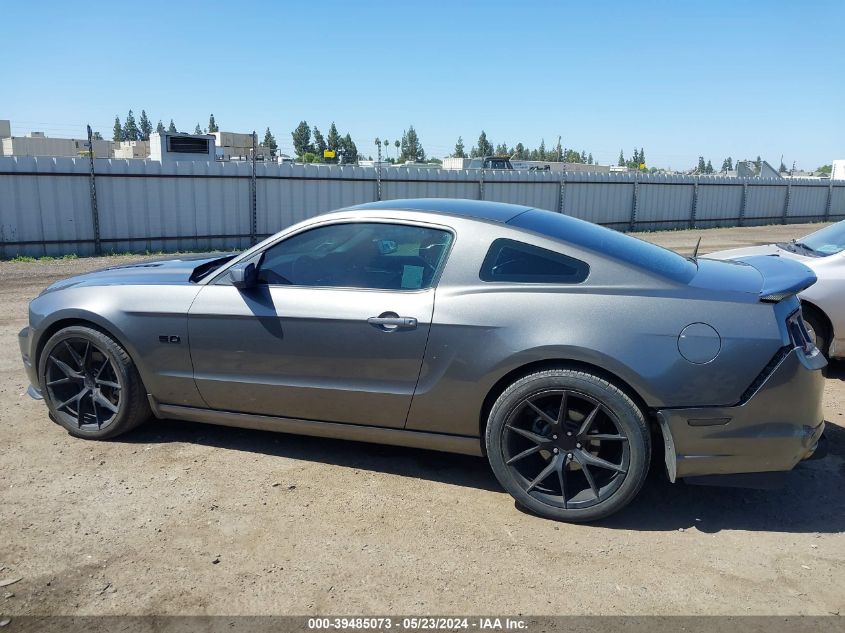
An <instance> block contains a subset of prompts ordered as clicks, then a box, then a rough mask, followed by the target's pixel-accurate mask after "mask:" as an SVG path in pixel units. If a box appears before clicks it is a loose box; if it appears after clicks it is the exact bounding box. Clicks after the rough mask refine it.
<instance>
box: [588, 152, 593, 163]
mask: <svg viewBox="0 0 845 633" xmlns="http://www.w3.org/2000/svg"><path fill="white" fill-rule="evenodd" d="M587 164H588V165H592V164H593V154H592V152H591V153H589V154H588V155H587Z"/></svg>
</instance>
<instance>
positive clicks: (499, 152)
mask: <svg viewBox="0 0 845 633" xmlns="http://www.w3.org/2000/svg"><path fill="white" fill-rule="evenodd" d="M495 152H496V156H510V152H508V145H507V143H502V144H500V145H496V150H495Z"/></svg>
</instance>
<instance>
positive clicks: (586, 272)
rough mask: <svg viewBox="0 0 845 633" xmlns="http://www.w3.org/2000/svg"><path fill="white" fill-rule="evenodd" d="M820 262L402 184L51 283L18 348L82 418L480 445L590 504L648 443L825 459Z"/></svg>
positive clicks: (536, 499) (100, 432)
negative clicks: (234, 244) (275, 227)
mask: <svg viewBox="0 0 845 633" xmlns="http://www.w3.org/2000/svg"><path fill="white" fill-rule="evenodd" d="M815 280H816V277H815V275H814V274H813V273H812V271H810V270H809V269H808V268H807V267H806V266H804V265H803V264H801V263H799V262H796V261H792V260H788V259H785V258H773V257H748V258H745V260H744V261H743V262H741V263H735V262H721V261H713V260H705V259H699V260H696V259H686V258H684V257H681V256H680V255H678V254H676V253H674V252H672V251H668V250H665V249H662V248H659V247H657V246H654V245H652V244H649V243H647V242H644V241H641V240H638V239H635V238H633V237H629V236H626V235H623V234H621V233H617V232H615V231H612V230H609V229H606V228H602V227H599V226H596V225H593V224H590V223H588V222H583V221H581V220H577V219H574V218H571V217H567V216H565V215H561V214H558V213H552V212H549V211H541V210H537V209H532V208H529V207H522V206H514V205H508V204H499V203H492V202H479V201H470V200H448V199H431V200H427V199H422V200H391V201H386V202H378V203H372V204H365V205H361V206H358V207H352V208H349V209H345V210H341V211H338V212H334V213H329V214H327V215H323V216H320V217H317V218H313V219H311V220H308V221H306V222H303V223H301V224H297V225H296V226H292V227H290V228H288V229H285V230H284V231H282V232H280V233H278V234H276V235H274V236H273V237H271V238H269V239H267V240H265V241H264V242H262V243H260V244H258V245H257V246H255V247H254V248H251V249H250V250H248V251H246V252H244V253H241V254H238V255H228V256H226V257H217V258H211V257H205V258H179V259H174V260H170V261H157V262H147V263H141V264H133V265H126V266H117V267H113V268H108V269H105V270H102V271H99V272H94V273H90V274H85V275H80V276H78V277H74V278H71V279H67V280H64V281H59V282H57V283H55V284H53V285H52V286H50V287H49V288H47V289H46V290H44V292H42V293H41V295H39V296H38V297H37V298H36V299H34V300H33V301H32V303H31V304H30V314H29V323H30V325H29V327H27V328H25V329H24V330H23V331H22V332H21V333H20V347H21V350H22V353H23V361H24V365H25V366H26V371H27V373H28V375H29V379H30V381H31V383H32V386H31V387H30V393H31V395H33V396H34V397H42V396H43V398H44V400H45V401H46V404H47V407H48V408H49V411H50V415H51V417H52V418H53V420H54V421H55V422H57V423H58V424H60V425H62V426H63V427H64V428H65V429H67V431H68V432H69V433H70V434H71V435H73V436H76V437H82V438H90V439H106V438H111V437H115V436H117V435H119V434H121V433H125V432H126V431H129V430H130V429H132V428H133V427H135V426H136V425H138V424H140V423H141V422H142V421H144V420H145V419H147V418H148V417H150V415H151V414H152V415H154V416H156V417H159V418H168V419H174V420H189V421H196V422H208V423H212V424H223V425H229V426H237V427H248V428H256V429H269V430H275V431H282V432H286V433H300V434H306V435H313V436H319V437H334V438H344V439H350V440H359V441H367V442H378V443H384V444H393V445H402V446H412V447H421V448H426V449H434V450H441V451H452V452H458V453H467V454H473V455H485V456H486V457H487V459H488V460H489V461H490V464H491V466H492V469H493V472H494V473H495V475H496V477H497V478H498V480H499V482H500V483H501V485H502V486H503V487H504V488H505V489H506V490H507V491H508V492H509V493H510V494H511V495H512V496H513V497H514V498H515V499H516V501H517V502H518V504H519V505H520V506H521V507H523V508H526V509H528V510H530V511H533V512H535V513H537V514H539V515H542V516H545V517H550V518H555V519H562V520H566V521H591V520H596V519H599V518H602V517H605V516H607V515H609V514H611V513H613V512H615V511H617V510H619V509H620V508H622V507H623V506H625V505H626V504H627V503H628V502H630V501H631V500H632V499H633V498H634V497H635V496H636V494H637V492H638V491H639V489H640V487H641V486H642V485H643V481H644V479H645V477H646V472H647V470H648V468H649V465H650V464H651V462H652V459H651V454H652V451H653V450H654V451H656V452H659V453H661V454H662V455H663V457H664V460H665V463H666V468H667V471H668V476H669V478H670V479H671V480H672V481H676V480H678V479H681V478H686V479H687V480H691V481H693V482H699V483H706V482H713V483H720V482H721V483H734V484H735V483H737V482H738V481H739V482H742V483H745V482H747V483H753V481H755V480H756V478H767V477H773V476H774V475H776V474H777V475H782V474H783V473H785V472H786V471H789V470H790V469H792V468H793V467H794V466H795V465H796V464H797V463H798V462H800V461H801V460H803V459H805V458H808V457H810V456H812V455H813V453H814V452H815V451H816V448H817V445H818V442H819V439H820V437H821V435H822V431H823V428H824V421H823V420H824V416H823V412H822V404H821V398H822V389H823V378H822V373H821V371H820V370H821V369H822V368H823V367H824V365H825V360H824V357H823V355H822V354H821V353H820V352H819V350H818V349H817V348H816V347H815V345H813V343H812V341H811V339H810V337H809V335H808V332H807V330H806V328H805V326H804V324H803V321H802V318H801V312H800V303H799V300H798V298H797V296H796V294H797V293H798V292H801V291H802V290H804V289H806V288H807V287H809V286H810V285H811V284H813V282H814V281H815ZM432 459H436V457H432Z"/></svg>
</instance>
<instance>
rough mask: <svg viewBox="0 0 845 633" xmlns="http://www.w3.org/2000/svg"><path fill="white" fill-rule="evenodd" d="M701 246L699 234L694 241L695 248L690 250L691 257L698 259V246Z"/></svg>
mask: <svg viewBox="0 0 845 633" xmlns="http://www.w3.org/2000/svg"><path fill="white" fill-rule="evenodd" d="M699 246H701V236H700V235H699V236H698V242H696V243H695V250H693V252H692V258H693V259H698V247H699Z"/></svg>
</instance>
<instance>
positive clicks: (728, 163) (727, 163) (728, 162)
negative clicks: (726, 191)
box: [722, 156, 734, 172]
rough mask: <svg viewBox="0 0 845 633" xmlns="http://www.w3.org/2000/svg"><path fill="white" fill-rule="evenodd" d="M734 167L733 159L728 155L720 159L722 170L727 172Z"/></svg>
mask: <svg viewBox="0 0 845 633" xmlns="http://www.w3.org/2000/svg"><path fill="white" fill-rule="evenodd" d="M733 168H734V165H733V160H732V159H731V157H730V156H728V157H727V158H726V159H725V160H723V161H722V171H723V172H729V171H731V170H732V169H733Z"/></svg>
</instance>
